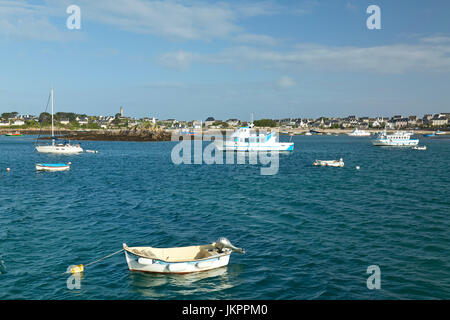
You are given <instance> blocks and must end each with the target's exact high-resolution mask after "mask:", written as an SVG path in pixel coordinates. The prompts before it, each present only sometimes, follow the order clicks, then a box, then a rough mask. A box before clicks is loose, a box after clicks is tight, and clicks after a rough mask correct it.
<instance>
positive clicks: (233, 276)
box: [0, 136, 450, 299]
mask: <svg viewBox="0 0 450 320" xmlns="http://www.w3.org/2000/svg"><path fill="white" fill-rule="evenodd" d="M281 138H282V140H285V141H286V140H289V137H286V136H285V137H281ZM420 139H421V143H420V144H421V145H422V144H424V145H426V146H427V147H428V149H427V150H426V151H416V150H411V149H409V148H384V147H374V146H372V145H371V144H370V140H369V138H358V137H347V136H309V137H308V136H296V137H293V141H294V142H295V150H294V151H293V152H292V153H291V154H282V155H280V159H279V171H278V174H276V175H272V176H267V175H261V174H260V173H261V172H260V169H261V165H259V164H256V165H251V164H234V165H225V164H223V165H218V164H216V165H207V164H202V165H198V164H196V165H194V164H192V165H184V164H181V165H175V164H173V163H172V161H171V151H172V149H173V147H174V146H175V144H176V142H99V141H95V142H94V141H92V142H89V141H85V142H82V147H83V148H84V149H92V150H98V151H99V153H97V154H90V153H84V154H81V155H76V156H54V155H53V156H52V155H42V154H38V153H37V152H35V151H34V145H33V143H34V140H33V137H31V136H24V137H4V136H3V137H0V299H450V174H449V173H450V140H449V139H445V138H444V139H436V138H422V137H421V138H420ZM341 157H342V158H343V159H344V161H345V167H344V168H329V167H314V166H313V165H312V163H313V162H314V160H316V159H321V160H330V159H339V158H341ZM68 161H70V162H72V166H71V169H70V171H67V172H56V173H48V172H47V173H45V172H36V170H35V164H36V163H39V162H50V163H52V162H53V163H56V162H68ZM356 166H360V170H357V169H356ZM7 167H9V168H10V169H11V171H10V172H7V171H6V168H7ZM219 237H226V238H228V239H229V240H230V241H231V242H232V243H233V244H234V245H235V246H237V247H242V248H244V249H245V250H246V253H245V254H244V255H240V254H237V253H233V254H232V256H231V259H230V264H229V265H228V267H226V268H221V269H217V270H214V271H208V272H202V273H198V274H191V275H155V274H143V273H138V272H130V271H129V270H128V267H127V264H126V262H125V257H124V254H123V253H120V254H118V255H114V256H112V257H110V258H108V259H105V260H102V261H100V262H98V263H95V264H92V265H89V266H87V267H86V269H85V272H84V274H83V275H82V278H81V279H80V287H79V289H77V288H74V287H73V286H72V287H71V288H69V287H70V286H68V279H69V275H68V274H65V271H66V270H67V267H68V266H69V265H74V264H88V263H89V262H92V261H94V260H97V259H99V258H102V257H104V256H106V255H108V254H110V253H113V252H115V251H117V250H120V249H121V248H122V243H127V244H128V245H129V246H140V245H143V246H145V245H147V246H154V247H172V246H188V245H197V244H207V243H211V242H213V241H215V240H216V239H217V238H219ZM373 265H376V266H378V267H379V268H380V284H381V288H380V289H378V290H377V289H373V290H370V289H368V287H367V279H368V278H369V277H370V276H371V273H367V268H368V267H369V266H373ZM69 280H70V279H69ZM69 282H70V281H69Z"/></svg>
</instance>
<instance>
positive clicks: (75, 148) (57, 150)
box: [36, 88, 83, 154]
mask: <svg viewBox="0 0 450 320" xmlns="http://www.w3.org/2000/svg"><path fill="white" fill-rule="evenodd" d="M50 95H51V105H52V144H51V145H37V146H36V150H37V152H40V153H54V154H78V153H82V152H83V149H82V148H81V146H80V145H79V144H76V145H72V144H70V142H63V143H55V140H56V138H55V132H54V123H53V106H54V95H53V88H52V89H51V90H50Z"/></svg>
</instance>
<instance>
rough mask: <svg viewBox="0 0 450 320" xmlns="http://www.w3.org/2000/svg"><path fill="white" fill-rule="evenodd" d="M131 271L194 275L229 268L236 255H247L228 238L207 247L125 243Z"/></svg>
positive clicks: (124, 247) (124, 246) (126, 256)
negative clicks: (231, 257) (139, 245)
mask: <svg viewBox="0 0 450 320" xmlns="http://www.w3.org/2000/svg"><path fill="white" fill-rule="evenodd" d="M123 249H124V251H125V259H126V261H127V264H128V269H129V270H130V271H140V272H151V273H169V274H170V273H178V274H184V273H193V272H200V271H207V270H212V269H217V268H220V267H224V266H226V265H228V263H229V261H230V255H231V253H232V252H238V253H245V251H244V250H243V249H240V248H237V247H235V246H233V245H232V244H231V243H230V241H229V240H228V239H226V238H220V239H219V240H217V241H216V242H213V243H211V244H207V245H200V246H189V247H176V248H153V247H128V246H127V245H126V244H125V243H124V244H123Z"/></svg>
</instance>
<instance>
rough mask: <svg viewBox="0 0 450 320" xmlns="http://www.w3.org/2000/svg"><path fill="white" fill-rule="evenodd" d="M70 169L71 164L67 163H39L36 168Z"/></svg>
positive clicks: (50, 169)
mask: <svg viewBox="0 0 450 320" xmlns="http://www.w3.org/2000/svg"><path fill="white" fill-rule="evenodd" d="M69 169H70V165H69V164H65V163H37V164H36V170H38V171H66V170H69Z"/></svg>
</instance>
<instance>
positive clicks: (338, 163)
mask: <svg viewBox="0 0 450 320" xmlns="http://www.w3.org/2000/svg"><path fill="white" fill-rule="evenodd" d="M313 165H315V166H321V167H343V166H344V160H342V158H340V159H339V160H316V161H314V163H313Z"/></svg>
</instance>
